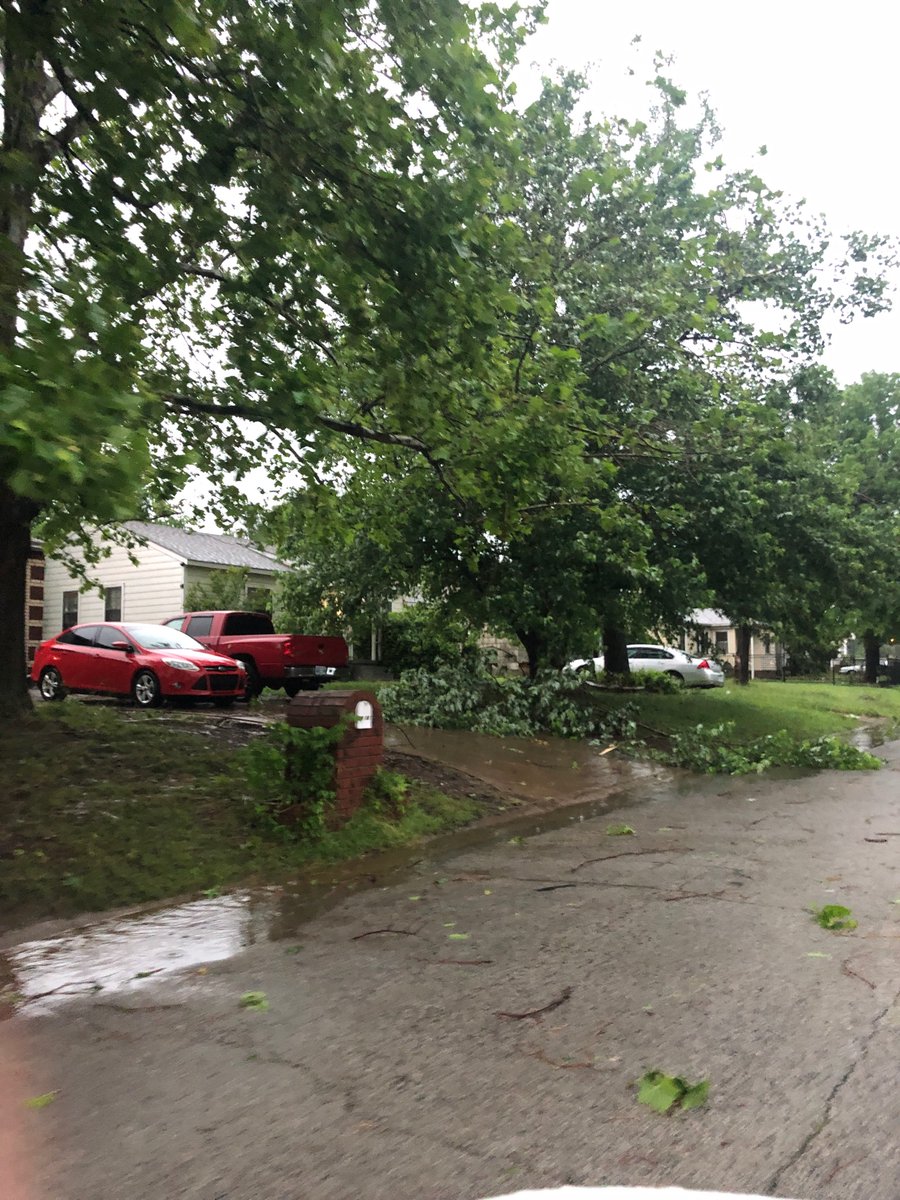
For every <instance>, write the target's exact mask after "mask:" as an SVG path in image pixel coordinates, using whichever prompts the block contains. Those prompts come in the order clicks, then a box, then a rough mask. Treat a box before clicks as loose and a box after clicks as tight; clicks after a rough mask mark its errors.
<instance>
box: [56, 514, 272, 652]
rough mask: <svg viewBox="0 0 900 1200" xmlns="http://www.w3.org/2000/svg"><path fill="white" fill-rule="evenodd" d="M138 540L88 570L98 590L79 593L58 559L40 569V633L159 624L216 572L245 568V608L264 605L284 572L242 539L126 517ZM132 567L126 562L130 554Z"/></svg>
mask: <svg viewBox="0 0 900 1200" xmlns="http://www.w3.org/2000/svg"><path fill="white" fill-rule="evenodd" d="M124 524H125V528H126V529H127V530H128V531H129V532H130V533H132V534H134V536H135V537H137V538H140V539H141V540H142V544H139V545H136V546H134V547H132V548H131V549H130V550H128V549H126V548H125V547H124V546H119V545H115V544H112V543H111V550H110V554H109V556H108V557H107V558H104V559H102V560H101V561H100V562H99V563H97V564H96V566H91V567H90V568H89V569H88V575H89V578H90V579H91V580H92V581H93V582H95V583H96V584H98V585H99V587H100V588H101V589H102V590H100V591H98V590H97V589H96V588H94V589H91V590H90V591H81V590H80V589H81V586H82V584H81V581H80V580H78V579H77V578H75V577H74V576H73V575H72V574H71V573H70V572H69V570H68V568H67V567H66V566H64V565H63V563H61V562H58V561H56V560H54V559H52V558H48V559H47V561H46V563H45V566H44V597H43V604H44V612H43V635H44V637H45V638H46V637H52V636H53V634H55V633H58V632H59V630H60V629H65V628H67V627H68V626H69V625H77V624H79V623H81V622H84V621H151V622H157V621H164V620H165V619H166V618H167V617H172V616H177V615H178V613H180V612H183V611H184V594H185V592H186V590H187V589H188V588H189V587H191V585H192V584H195V583H202V582H203V581H204V580H205V579H208V578H209V576H210V575H211V574H212V573H213V572H214V571H222V570H227V569H228V568H229V567H237V568H239V569H241V570H244V571H246V572H247V589H246V601H245V603H246V606H247V607H248V608H250V609H255V608H263V607H265V601H266V599H267V598H268V596H269V594H270V593H271V592H272V591H273V590H274V588H275V585H276V583H277V580H278V576H279V575H281V574H283V573H284V572H285V571H288V570H289V569H290V568H289V567H286V566H285V565H284V563H281V562H279V561H278V559H276V558H275V557H274V556H273V555H271V554H268V553H266V552H265V551H264V550H259V549H257V548H256V547H255V546H252V545H251V544H250V543H249V542H247V541H244V540H242V539H240V538H234V537H229V536H227V535H225V534H221V533H192V532H191V531H189V530H186V529H176V528H174V527H173V526H171V525H160V524H156V523H155V522H151V521H126V522H125V523H124ZM132 556H133V557H134V558H135V559H136V560H137V564H136V565H135V563H133V562H132V561H131V557H132Z"/></svg>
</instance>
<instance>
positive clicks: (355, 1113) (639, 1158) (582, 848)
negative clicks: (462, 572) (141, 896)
mask: <svg viewBox="0 0 900 1200" xmlns="http://www.w3.org/2000/svg"><path fill="white" fill-rule="evenodd" d="M884 756H885V758H886V759H887V764H886V766H885V768H884V769H883V770H882V771H880V772H878V773H877V774H876V773H860V774H850V773H825V774H819V775H816V776H812V777H808V778H802V779H792V780H786V779H781V780H779V779H771V778H759V779H752V780H747V779H741V780H721V779H714V780H700V781H698V782H697V783H696V785H693V786H691V787H690V788H686V787H685V786H684V785H683V784H682V785H679V786H677V787H676V786H672V785H668V784H666V783H665V781H664V780H662V779H656V780H654V779H653V778H647V779H645V780H644V781H643V782H642V783H641V784H640V785H639V791H640V794H639V795H635V794H634V789H632V794H631V795H630V797H629V798H628V799H629V802H628V805H627V807H624V808H622V809H621V810H617V809H616V808H614V807H612V808H610V810H609V811H608V812H606V813H603V814H601V815H599V816H595V817H593V818H588V819H578V817H579V815H580V816H583V814H577V813H573V814H571V816H572V817H573V818H574V819H566V820H565V821H564V822H563V823H561V824H559V825H558V827H556V828H548V827H545V830H544V832H541V833H538V834H535V835H533V836H527V835H525V834H522V833H521V832H520V833H515V832H513V831H510V832H509V833H508V836H507V831H501V832H499V833H498V831H497V830H496V829H495V830H492V831H491V836H490V838H489V839H487V838H485V839H481V840H479V838H478V837H474V838H470V839H468V840H465V839H464V840H462V841H461V842H459V843H458V844H455V845H446V844H445V845H444V848H443V849H439V850H437V851H435V852H432V851H428V852H426V856H425V857H423V858H422V859H421V860H420V861H419V862H417V863H406V864H405V865H404V864H402V863H401V864H396V863H395V864H394V873H393V874H392V875H390V876H386V877H385V876H382V875H380V867H379V865H378V864H377V863H375V864H373V865H372V868H371V873H372V874H374V875H375V882H374V884H372V885H371V886H367V887H366V888H364V889H362V890H357V891H356V892H355V893H354V894H349V895H343V894H342V893H340V892H338V893H336V895H335V896H332V897H331V898H330V899H328V900H327V901H323V902H321V903H319V902H316V901H315V899H314V897H315V895H316V888H315V887H304V888H298V889H297V890H296V892H292V891H291V890H290V889H287V890H279V891H274V890H273V891H269V892H265V893H262V894H254V895H241V894H238V895H234V896H228V897H224V898H221V899H210V900H204V901H198V902H195V903H193V904H191V905H184V906H181V907H180V908H176V909H169V910H160V911H157V912H154V913H151V914H149V915H143V916H142V917H141V918H139V919H120V920H118V921H111V922H106V923H103V924H101V925H97V926H92V927H86V928H84V929H82V930H80V931H76V932H75V933H74V934H72V933H68V932H66V933H64V932H63V931H60V930H56V929H51V928H49V927H46V928H43V929H40V930H35V931H30V932H28V933H23V934H22V935H21V936H20V937H19V938H16V939H12V942H13V943H15V944H14V945H9V946H8V948H7V953H6V956H5V963H6V971H7V974H8V976H9V980H10V981H11V983H9V986H14V987H16V988H17V989H18V990H20V991H21V992H22V993H23V994H24V995H25V996H26V1000H25V1002H24V1003H22V1004H21V1005H20V1007H19V1009H18V1011H17V1013H16V1015H15V1016H13V1017H12V1019H10V1020H7V1021H5V1022H3V1023H2V1024H0V1062H2V1064H3V1070H4V1075H5V1078H4V1079H3V1081H2V1082H3V1087H2V1088H0V1095H2V1101H0V1107H2V1108H5V1112H0V1151H2V1156H3V1158H2V1161H4V1162H5V1163H6V1168H5V1170H6V1178H5V1180H2V1181H0V1182H2V1183H3V1186H2V1187H0V1192H2V1193H3V1195H4V1197H5V1198H6V1200H124V1198H126V1197H133V1198H134V1200H175V1198H180V1197H185V1198H190V1200H354V1198H357V1197H359V1198H367V1200H388V1198H390V1200H474V1198H476V1197H481V1196H487V1195H495V1194H498V1193H502V1192H511V1191H515V1190H517V1189H519V1188H523V1187H526V1186H531V1187H538V1186H544V1187H548V1186H557V1185H561V1184H566V1183H570V1184H583V1185H589V1184H594V1185H600V1184H638V1183H643V1184H656V1185H662V1184H680V1185H682V1186H686V1187H696V1188H718V1189H726V1190H734V1191H746V1192H760V1193H764V1194H769V1195H775V1196H792V1197H800V1198H805V1200H855V1198H858V1200H897V1197H898V1196H900V1142H898V1132H900V1089H898V1086H897V1078H898V1051H900V873H898V871H897V865H898V850H900V775H898V771H900V743H893V744H891V745H890V746H888V747H886V748H885V750H884ZM636 786H637V785H636ZM621 822H627V823H628V824H629V825H631V826H633V828H634V829H635V833H634V834H633V835H625V836H609V835H608V834H607V832H606V830H607V827H608V826H610V825H611V824H614V823H621ZM435 855H436V856H435ZM387 880H389V881H387ZM358 882H359V880H357V883H358ZM326 883H327V881H326V880H325V879H321V880H319V881H318V888H319V890H320V891H323V892H325V893H327V891H328V888H327V886H326ZM827 903H841V904H845V905H847V906H848V907H850V908H851V909H852V910H853V915H854V917H856V918H857V919H858V921H859V927H858V928H857V929H856V930H855V931H853V932H852V933H848V934H840V933H838V934H836V933H830V932H826V931H824V930H822V929H820V928H819V927H818V926H817V925H816V924H815V923H814V921H813V920H812V918H811V916H810V915H809V913H808V912H807V911H806V910H807V908H808V907H810V906H815V907H817V908H818V907H820V906H821V905H823V904H827ZM317 908H318V909H320V910H321V911H319V912H318V915H311V914H314V913H315V910H316V909H317ZM98 985H99V986H100V987H102V990H96V988H97V987H98ZM45 992H46V993H50V994H49V995H42V994H41V993H45ZM250 992H260V993H265V1003H266V1004H267V1005H268V1007H267V1008H257V1007H241V997H242V996H245V994H246V993H250ZM648 1069H659V1070H663V1071H665V1072H667V1073H670V1074H680V1075H683V1076H685V1077H686V1078H687V1079H688V1080H690V1081H696V1080H699V1079H702V1078H708V1079H709V1080H710V1081H711V1093H710V1100H709V1103H708V1105H707V1106H706V1107H705V1108H702V1109H699V1110H696V1111H693V1112H675V1113H674V1114H673V1115H670V1116H660V1115H657V1114H656V1113H654V1112H652V1111H650V1110H649V1109H647V1108H644V1107H641V1106H639V1105H638V1104H637V1103H636V1102H635V1088H634V1086H633V1084H634V1081H635V1080H636V1079H637V1078H638V1077H639V1076H640V1075H641V1074H643V1073H644V1072H645V1071H647V1070H648ZM28 1101H31V1106H28V1104H27V1103H26V1102H28Z"/></svg>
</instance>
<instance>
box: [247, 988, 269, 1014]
mask: <svg viewBox="0 0 900 1200" xmlns="http://www.w3.org/2000/svg"><path fill="white" fill-rule="evenodd" d="M240 1004H241V1008H252V1009H255V1010H256V1011H257V1012H265V1011H266V1009H268V1007H269V998H268V996H267V995H266V993H265V992H244V994H243V996H241V1000H240Z"/></svg>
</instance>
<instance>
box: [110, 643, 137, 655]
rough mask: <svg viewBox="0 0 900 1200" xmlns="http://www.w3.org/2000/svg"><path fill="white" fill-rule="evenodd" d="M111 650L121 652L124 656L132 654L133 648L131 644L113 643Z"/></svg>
mask: <svg viewBox="0 0 900 1200" xmlns="http://www.w3.org/2000/svg"><path fill="white" fill-rule="evenodd" d="M112 648H113V650H121V651H122V652H123V653H124V654H134V646H132V644H131V642H113V644H112Z"/></svg>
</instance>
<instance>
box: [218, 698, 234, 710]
mask: <svg viewBox="0 0 900 1200" xmlns="http://www.w3.org/2000/svg"><path fill="white" fill-rule="evenodd" d="M213 704H214V705H215V706H216V708H231V706H232V704H234V696H219V697H217V699H215V700H213Z"/></svg>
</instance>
